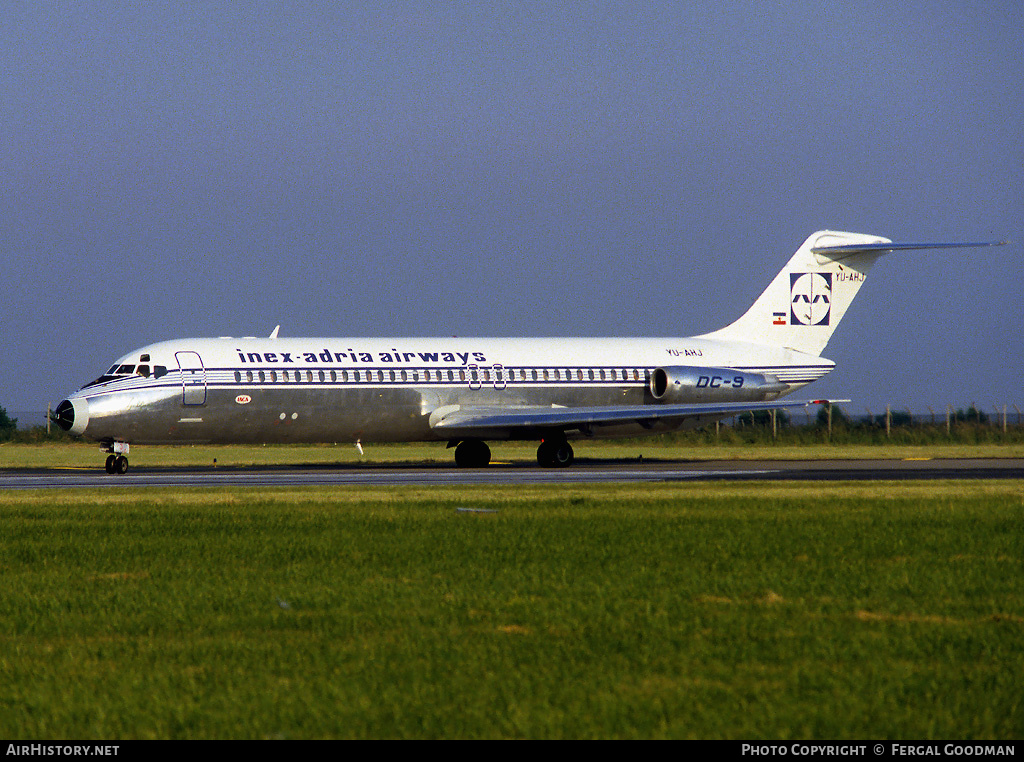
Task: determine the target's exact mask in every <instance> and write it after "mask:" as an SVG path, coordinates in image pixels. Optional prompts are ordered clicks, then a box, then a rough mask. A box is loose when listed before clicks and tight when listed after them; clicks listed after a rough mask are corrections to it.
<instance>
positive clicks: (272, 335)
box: [270, 325, 281, 339]
mask: <svg viewBox="0 0 1024 762" xmlns="http://www.w3.org/2000/svg"><path fill="white" fill-rule="evenodd" d="M280 330H281V326H279V325H278V326H274V330H273V331H272V332H271V334H270V338H272V339H276V338H277V333H278V331H280Z"/></svg>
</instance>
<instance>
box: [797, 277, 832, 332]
mask: <svg viewBox="0 0 1024 762" xmlns="http://www.w3.org/2000/svg"><path fill="white" fill-rule="evenodd" d="M789 304H790V325H828V324H829V322H828V320H829V312H830V310H831V308H832V273H790V274H789Z"/></svg>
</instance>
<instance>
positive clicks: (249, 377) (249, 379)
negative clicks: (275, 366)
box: [245, 370, 252, 384]
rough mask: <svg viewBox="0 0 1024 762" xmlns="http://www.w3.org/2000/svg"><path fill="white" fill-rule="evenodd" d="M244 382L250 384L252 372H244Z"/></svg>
mask: <svg viewBox="0 0 1024 762" xmlns="http://www.w3.org/2000/svg"><path fill="white" fill-rule="evenodd" d="M245 380H246V381H248V382H249V383H250V384H251V383H252V371H251V370H247V371H246V372H245Z"/></svg>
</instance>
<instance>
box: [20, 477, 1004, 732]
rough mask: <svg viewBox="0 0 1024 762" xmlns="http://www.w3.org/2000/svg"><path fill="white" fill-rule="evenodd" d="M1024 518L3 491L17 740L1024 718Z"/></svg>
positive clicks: (453, 498) (909, 499) (851, 727)
mask: <svg viewBox="0 0 1024 762" xmlns="http://www.w3.org/2000/svg"><path fill="white" fill-rule="evenodd" d="M460 508H461V509H463V510H459V509H460ZM465 509H470V510H465ZM474 511H475V512H474ZM483 511H487V512H483ZM1022 511H1024V484H1022V483H1021V482H1011V481H1001V482H970V483H951V482H950V483H947V482H929V483H909V482H900V483H880V484H876V485H871V484H861V483H858V484H852V483H836V484H830V485H829V486H828V487H824V488H823V487H822V486H821V485H810V484H797V483H786V484H769V483H744V484H712V485H709V484H673V485H653V486H652V485H639V486H598V487H586V486H579V487H574V486H568V487H555V488H552V487H523V486H517V487H515V488H514V489H507V490H502V489H495V488H490V487H489V488H459V489H445V488H441V489H436V488H435V489H429V488H383V489H372V490H370V489H360V488H330V489H322V488H321V489H313V488H310V489H280V490H277V489H264V490H259V491H255V490H246V489H216V490H194V491H192V490H180V489H179V490H149V491H146V492H144V493H143V492H137V491H132V490H127V489H125V490H121V489H118V488H109V489H106V490H102V491H99V490H97V491H50V492H46V491H39V492H10V493H6V494H0V527H2V533H0V575H2V577H0V579H2V581H3V587H2V595H0V737H7V738H107V739H110V738H205V737H220V738H308V737H317V738H319V737H403V738H409V737H415V738H423V737H427V738H433V737H525V738H564V737H583V738H589V737H623V738H636V737H641V738H659V737H698V738H955V739H973V738H1018V737H1020V736H1021V734H1022V733H1024V699H1022V691H1021V689H1020V677H1021V675H1024V648H1022V647H1021V646H1022V643H1024V637H1022V636H1024V574H1022V572H1024V568H1022V567H1024V530H1022V524H1021V518H1022Z"/></svg>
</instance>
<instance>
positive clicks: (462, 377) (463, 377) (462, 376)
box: [459, 370, 476, 381]
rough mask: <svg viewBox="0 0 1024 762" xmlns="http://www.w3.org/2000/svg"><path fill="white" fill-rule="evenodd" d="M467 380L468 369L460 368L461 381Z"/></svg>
mask: <svg viewBox="0 0 1024 762" xmlns="http://www.w3.org/2000/svg"><path fill="white" fill-rule="evenodd" d="M465 380H466V371H464V370H460V371H459V381H465ZM473 380H474V381H475V380H476V379H473Z"/></svg>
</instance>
